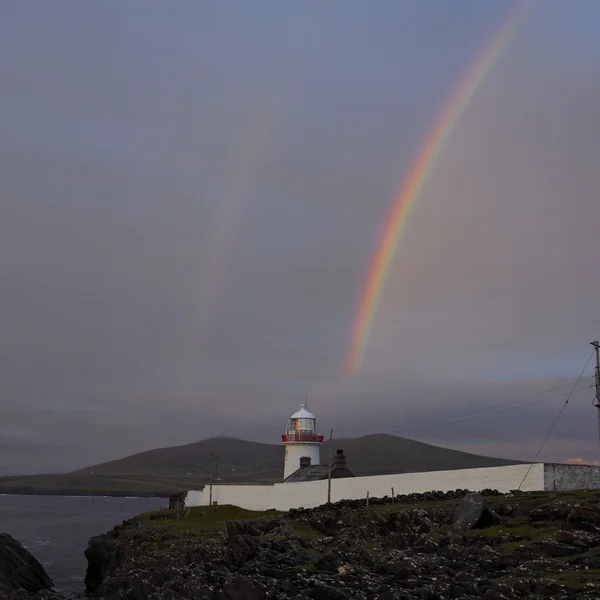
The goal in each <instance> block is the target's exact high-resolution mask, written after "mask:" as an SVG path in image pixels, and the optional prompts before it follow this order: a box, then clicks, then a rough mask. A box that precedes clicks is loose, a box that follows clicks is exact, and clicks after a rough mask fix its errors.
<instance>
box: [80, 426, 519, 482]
mask: <svg viewBox="0 0 600 600" xmlns="http://www.w3.org/2000/svg"><path fill="white" fill-rule="evenodd" d="M336 448H343V449H344V451H345V453H346V456H347V460H348V467H349V468H350V469H351V470H352V471H353V472H354V474H355V475H384V474H387V473H408V472H418V471H435V470H446V469H466V468H473V467H491V466H498V465H507V464H516V463H517V462H518V461H511V460H507V459H501V458H491V457H487V456H478V455H476V454H468V453H466V452H459V451H457V450H450V449H448V448H441V447H439V446H432V445H430V444H424V443H422V442H416V441H414V440H409V439H406V438H400V437H397V436H393V435H386V434H376V435H368V436H364V437H361V438H347V439H339V440H335V441H334V449H336ZM327 452H328V449H327V445H326V444H324V447H323V448H322V449H321V461H322V462H323V463H324V462H325V461H326V460H327ZM211 453H213V454H215V455H216V456H218V458H219V477H221V478H222V480H223V481H244V482H251V481H269V480H279V479H281V478H282V477H283V456H284V449H283V446H282V445H281V444H263V443H258V442H248V441H245V440H240V439H237V438H228V437H216V438H210V439H207V440H202V441H200V442H195V443H192V444H186V445H185V446H173V447H170V448H159V449H156V450H149V451H147V452H141V453H140V454H134V455H132V456H127V457H125V458H122V459H119V460H115V461H111V462H106V463H102V464H99V465H93V466H90V467H87V468H85V469H81V470H79V471H76V473H77V474H89V473H94V474H110V475H125V474H127V475H133V474H135V475H170V476H173V475H184V474H189V475H193V476H200V477H202V476H204V477H208V473H209V455H210V454H211Z"/></svg>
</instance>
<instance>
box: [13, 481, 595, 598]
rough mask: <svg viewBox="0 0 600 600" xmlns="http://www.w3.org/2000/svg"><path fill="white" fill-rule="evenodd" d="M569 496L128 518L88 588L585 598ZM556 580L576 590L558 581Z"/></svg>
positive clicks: (577, 512)
mask: <svg viewBox="0 0 600 600" xmlns="http://www.w3.org/2000/svg"><path fill="white" fill-rule="evenodd" d="M576 498H577V504H576V503H574V501H573V499H572V496H568V495H565V496H562V497H561V496H560V494H556V493H551V494H548V495H545V494H539V493H538V494H531V495H530V494H528V493H523V494H518V495H514V496H512V497H510V500H509V499H508V498H507V497H506V496H502V495H499V494H498V493H497V491H495V490H485V491H484V492H481V493H479V494H470V493H469V492H467V491H466V490H455V491H453V492H444V493H442V492H428V493H425V494H409V495H406V496H397V497H395V498H393V499H392V498H386V497H381V498H371V505H370V506H369V508H367V507H366V505H365V502H364V500H346V501H341V502H336V503H331V504H327V505H323V506H320V507H317V508H314V509H297V510H294V511H290V512H289V513H285V514H281V515H265V516H264V518H256V519H254V520H251V521H250V520H248V521H229V522H227V523H226V524H223V526H222V527H221V528H220V529H218V530H214V529H211V530H210V531H204V532H202V533H200V534H199V533H197V532H195V533H194V532H186V531H184V530H183V529H182V527H181V524H180V523H179V522H171V523H169V522H167V523H165V522H164V521H161V520H160V519H157V520H156V521H151V522H150V523H153V526H152V527H147V526H146V527H144V528H140V527H139V525H138V524H137V522H136V521H135V520H132V521H130V522H127V523H124V525H123V526H120V527H117V528H115V529H114V530H113V531H111V532H108V533H107V534H105V535H104V536H99V537H98V538H97V539H96V538H94V539H93V540H91V541H90V545H89V547H88V552H87V555H88V559H89V560H90V561H91V562H90V565H89V569H88V570H89V577H88V580H89V581H90V582H94V581H95V582H96V583H95V584H94V585H91V586H90V587H92V588H93V591H92V592H91V593H92V594H93V595H94V596H95V597H96V598H102V599H103V600H238V599H242V598H248V599H249V600H436V599H438V598H444V599H445V600H449V599H453V598H457V599H464V600H476V599H481V598H487V599H488V600H516V599H518V598H534V597H539V598H552V599H553V600H572V599H573V600H574V599H575V598H582V599H587V600H592V599H597V598H600V593H599V591H598V590H599V587H598V586H599V585H600V573H596V572H595V569H600V527H599V526H598V525H597V524H596V517H595V514H594V511H595V508H596V504H595V500H594V497H593V496H590V499H589V501H587V500H586V499H585V498H580V497H579V496H577V497H576ZM497 511H500V512H501V513H502V514H503V521H504V523H503V527H498V528H497V529H492V530H489V529H488V531H485V532H484V531H478V529H479V528H482V527H487V526H489V525H492V524H495V523H498V522H499V520H500V517H499V516H498V514H497ZM470 530H472V531H470ZM93 564H94V565H95V566H93ZM567 571H568V572H570V574H568V575H567V574H565V579H564V581H567V580H573V581H574V582H575V584H576V586H577V587H576V589H575V588H573V589H571V588H569V587H568V586H567V585H564V584H563V583H562V581H563V580H560V579H558V578H559V577H560V574H561V573H566V572H567ZM580 574H581V575H580ZM578 578H580V579H581V581H579V579H578ZM98 582H99V583H98ZM15 600H32V599H30V598H29V597H25V598H23V599H21V598H17V599H15Z"/></svg>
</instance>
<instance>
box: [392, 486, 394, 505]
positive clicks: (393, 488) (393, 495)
mask: <svg viewBox="0 0 600 600" xmlns="http://www.w3.org/2000/svg"><path fill="white" fill-rule="evenodd" d="M392 504H394V488H392Z"/></svg>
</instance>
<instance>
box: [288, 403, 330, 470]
mask: <svg viewBox="0 0 600 600" xmlns="http://www.w3.org/2000/svg"><path fill="white" fill-rule="evenodd" d="M316 421H317V420H316V418H315V415H313V414H312V413H310V412H308V407H307V406H306V404H303V405H302V407H301V408H300V410H299V411H298V412H296V413H294V414H293V415H292V416H291V417H290V420H289V421H288V424H287V428H286V430H285V433H284V434H283V435H282V436H281V440H282V442H283V443H284V445H285V464H284V468H283V478H284V479H286V478H287V477H289V476H290V475H291V474H292V473H295V472H296V471H297V470H298V469H299V468H300V459H305V460H304V461H303V465H306V464H307V463H308V461H307V460H306V459H310V463H308V464H311V465H318V464H319V463H320V452H319V447H320V445H321V444H322V443H323V436H322V435H321V434H319V433H317V429H316Z"/></svg>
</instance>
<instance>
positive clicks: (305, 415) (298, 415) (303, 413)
mask: <svg viewBox="0 0 600 600" xmlns="http://www.w3.org/2000/svg"><path fill="white" fill-rule="evenodd" d="M290 419H315V415H313V414H312V413H311V412H308V410H306V404H303V405H302V407H301V408H300V410H299V411H297V412H295V413H294V414H293V415H292V416H291V417H290Z"/></svg>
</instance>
